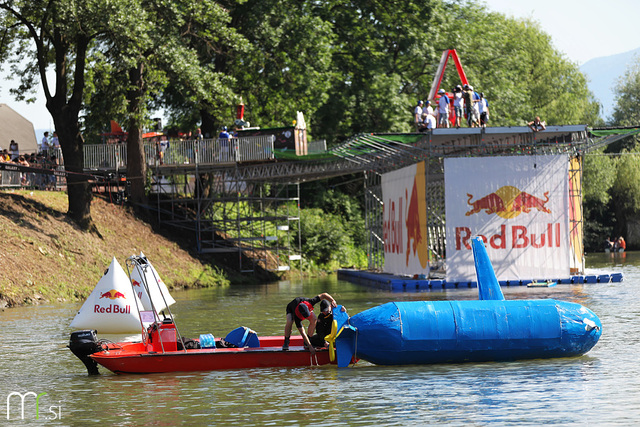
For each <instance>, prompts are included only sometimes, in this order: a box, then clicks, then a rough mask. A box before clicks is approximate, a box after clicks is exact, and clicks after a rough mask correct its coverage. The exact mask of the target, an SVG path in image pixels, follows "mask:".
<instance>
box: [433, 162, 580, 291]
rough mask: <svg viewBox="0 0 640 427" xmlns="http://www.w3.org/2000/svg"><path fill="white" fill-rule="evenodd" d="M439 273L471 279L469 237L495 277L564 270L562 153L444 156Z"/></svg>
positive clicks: (554, 274) (565, 168)
mask: <svg viewBox="0 0 640 427" xmlns="http://www.w3.org/2000/svg"><path fill="white" fill-rule="evenodd" d="M444 165H445V198H446V202H445V208H446V223H447V280H448V281H468V280H475V279H476V278H475V270H474V266H473V254H472V252H471V242H470V239H471V237H472V236H476V235H480V236H482V237H483V239H484V240H485V243H486V246H487V252H488V253H489V258H490V259H491V262H492V264H493V267H494V269H495V271H496V276H497V277H498V279H499V280H513V279H546V278H558V277H569V260H570V245H569V239H570V233H569V190H568V188H569V185H568V180H569V159H568V158H567V157H566V156H564V155H554V156H514V157H493V158H456V159H445V164H444Z"/></svg>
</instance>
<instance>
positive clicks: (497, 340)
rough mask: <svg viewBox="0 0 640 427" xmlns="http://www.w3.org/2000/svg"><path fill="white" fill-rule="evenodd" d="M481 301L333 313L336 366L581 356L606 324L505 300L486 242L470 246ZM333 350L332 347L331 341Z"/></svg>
mask: <svg viewBox="0 0 640 427" xmlns="http://www.w3.org/2000/svg"><path fill="white" fill-rule="evenodd" d="M472 245H473V254H474V259H475V267H476V274H477V279H478V291H479V300H478V301H412V302H390V303H387V304H383V305H381V306H378V307H374V308H371V309H368V310H365V311H363V312H362V313H358V314H356V315H354V316H353V317H349V316H348V315H347V313H346V312H345V311H341V309H340V307H339V308H337V309H335V310H334V319H335V320H336V324H335V325H334V326H335V327H336V328H335V329H334V331H337V334H336V332H334V333H333V334H332V336H330V337H328V338H329V341H330V342H331V341H333V340H334V339H335V346H336V353H337V357H338V366H339V367H345V366H348V365H349V364H350V362H351V361H352V358H353V357H355V358H356V359H363V360H366V361H369V362H371V363H375V364H379V365H407V364H428V363H448V362H455V363H457V362H480V361H506V360H516V359H537V358H550V357H571V356H579V355H581V354H584V353H586V352H588V351H589V350H590V349H591V348H592V347H593V346H594V345H595V344H596V343H597V342H598V339H599V338H600V335H601V333H602V325H601V323H600V319H598V316H596V315H595V314H594V313H593V312H592V311H591V310H589V309H587V308H585V307H583V306H582V305H580V304H576V303H571V302H564V301H557V300H552V299H547V300H512V301H506V300H505V299H504V295H503V294H502V290H501V289H500V285H499V284H498V280H497V279H496V276H495V273H494V271H493V267H492V266H491V262H490V261H489V257H488V255H487V251H486V249H485V246H484V243H483V241H482V239H481V238H474V239H473V241H472ZM332 344H333V343H332Z"/></svg>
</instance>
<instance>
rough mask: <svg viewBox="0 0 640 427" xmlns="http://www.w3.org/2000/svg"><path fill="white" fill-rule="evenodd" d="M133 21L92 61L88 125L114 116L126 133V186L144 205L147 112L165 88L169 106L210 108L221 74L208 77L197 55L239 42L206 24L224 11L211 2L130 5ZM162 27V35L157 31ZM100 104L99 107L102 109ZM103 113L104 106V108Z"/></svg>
mask: <svg viewBox="0 0 640 427" xmlns="http://www.w3.org/2000/svg"><path fill="white" fill-rule="evenodd" d="M129 10H130V12H133V11H135V16H136V19H137V21H138V23H137V24H136V25H134V26H133V27H127V28H117V29H116V28H115V27H114V28H113V31H112V33H111V34H110V37H109V38H108V40H105V47H106V48H105V49H102V51H101V52H100V53H99V55H96V63H95V64H93V65H94V68H95V69H96V70H97V71H101V70H105V71H107V72H108V74H109V75H106V76H105V75H104V74H105V73H100V74H99V75H96V76H94V77H96V78H95V79H94V80H92V83H93V85H94V86H93V87H94V88H95V89H96V91H95V92H94V93H92V96H91V97H90V99H89V100H88V106H89V108H88V109H89V111H91V112H93V113H94V114H95V117H91V118H93V119H97V120H100V121H103V122H106V120H108V119H107V118H105V117H104V115H103V114H104V113H103V112H104V111H107V112H111V113H116V114H119V115H120V116H121V118H122V119H123V120H124V123H125V124H126V129H127V131H128V137H127V159H128V160H127V177H128V180H129V182H130V183H131V201H132V202H133V203H141V202H144V201H145V198H146V196H145V178H146V159H145V157H144V155H145V153H144V150H143V141H142V134H143V128H144V127H145V126H146V125H148V124H149V123H150V122H151V119H150V117H149V111H150V110H151V109H153V108H154V107H157V106H159V105H169V103H168V102H163V96H164V94H165V93H164V92H165V90H166V89H167V88H168V87H169V84H170V82H171V84H172V85H173V88H170V89H169V92H168V93H169V94H170V97H167V99H170V100H171V101H172V102H176V103H180V104H181V105H185V104H191V107H192V110H194V109H195V111H198V110H199V108H200V105H201V104H205V103H208V104H212V103H213V102H214V100H215V99H217V96H218V95H219V94H220V92H221V89H220V88H221V87H222V86H223V85H222V84H221V81H223V80H224V79H225V76H223V75H221V73H217V72H215V70H213V69H212V68H211V67H210V66H209V65H208V64H207V63H206V62H205V61H203V60H202V59H201V57H200V54H201V51H203V50H206V49H207V47H209V48H211V46H213V45H215V44H218V45H223V44H231V43H235V42H239V43H241V42H242V40H241V39H238V38H237V37H235V36H234V34H235V32H234V31H233V30H229V29H226V28H225V27H224V26H211V23H212V22H217V23H221V24H223V23H225V22H227V21H228V20H229V17H228V14H227V12H226V11H225V10H224V9H222V7H221V6H220V5H218V4H217V3H215V2H213V1H211V0H206V1H199V2H192V1H173V2H170V3H167V2H163V1H155V0H142V1H140V2H138V3H135V2H131V3H130V6H129ZM159 29H161V30H159ZM105 104H106V105H105ZM105 107H106V108H105Z"/></svg>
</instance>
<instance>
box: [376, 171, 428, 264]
mask: <svg viewBox="0 0 640 427" xmlns="http://www.w3.org/2000/svg"><path fill="white" fill-rule="evenodd" d="M382 197H383V199H384V214H383V217H384V218H383V234H384V236H383V238H384V242H385V244H384V271H385V272H388V273H393V274H411V275H414V274H428V272H429V246H428V242H427V200H426V181H425V164H424V162H420V163H417V164H415V165H412V166H408V167H406V168H402V169H399V170H396V171H393V172H389V173H386V174H384V175H382Z"/></svg>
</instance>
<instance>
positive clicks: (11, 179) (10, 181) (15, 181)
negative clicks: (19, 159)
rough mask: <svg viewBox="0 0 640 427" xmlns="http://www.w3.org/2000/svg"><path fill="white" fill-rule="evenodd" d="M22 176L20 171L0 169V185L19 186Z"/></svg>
mask: <svg viewBox="0 0 640 427" xmlns="http://www.w3.org/2000/svg"><path fill="white" fill-rule="evenodd" d="M22 176H23V174H22V173H20V172H13V171H0V187H20V186H22V185H23V184H22V181H23V180H22V179H21V177H22Z"/></svg>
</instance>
